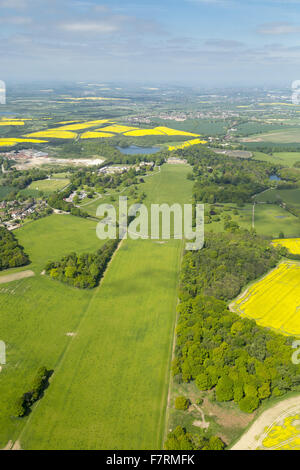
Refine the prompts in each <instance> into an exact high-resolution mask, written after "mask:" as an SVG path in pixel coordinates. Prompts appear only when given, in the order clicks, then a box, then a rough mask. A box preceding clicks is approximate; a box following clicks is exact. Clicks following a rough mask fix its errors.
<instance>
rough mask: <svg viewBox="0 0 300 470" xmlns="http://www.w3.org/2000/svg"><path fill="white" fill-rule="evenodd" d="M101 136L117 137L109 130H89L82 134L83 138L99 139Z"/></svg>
mask: <svg viewBox="0 0 300 470" xmlns="http://www.w3.org/2000/svg"><path fill="white" fill-rule="evenodd" d="M101 137H115V134H110V133H109V132H96V131H87V132H84V133H83V134H81V136H80V138H81V139H99V138H101Z"/></svg>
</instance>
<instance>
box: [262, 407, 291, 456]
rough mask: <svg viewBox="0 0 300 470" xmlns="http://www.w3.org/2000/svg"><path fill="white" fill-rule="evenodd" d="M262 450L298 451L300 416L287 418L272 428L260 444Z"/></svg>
mask: <svg viewBox="0 0 300 470" xmlns="http://www.w3.org/2000/svg"><path fill="white" fill-rule="evenodd" d="M262 445H263V448H264V449H274V450H275V449H276V450H300V416H299V415H296V416H289V417H288V418H285V419H284V423H283V424H282V425H279V424H275V425H274V426H272V428H271V429H270V431H269V432H268V434H267V436H266V437H265V439H264V440H263V442H262Z"/></svg>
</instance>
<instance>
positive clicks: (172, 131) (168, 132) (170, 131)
mask: <svg viewBox="0 0 300 470" xmlns="http://www.w3.org/2000/svg"><path fill="white" fill-rule="evenodd" d="M153 130H157V131H161V132H163V133H164V134H166V135H188V136H191V137H199V134H193V133H192V132H185V131H178V130H177V129H170V128H169V127H163V126H161V127H155V128H154V129H153Z"/></svg>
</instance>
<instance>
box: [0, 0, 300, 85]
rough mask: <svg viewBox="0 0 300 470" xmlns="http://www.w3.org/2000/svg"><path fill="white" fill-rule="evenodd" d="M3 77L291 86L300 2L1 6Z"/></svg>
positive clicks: (76, 1) (129, 0) (79, 1)
mask: <svg viewBox="0 0 300 470" xmlns="http://www.w3.org/2000/svg"><path fill="white" fill-rule="evenodd" d="M0 37H1V42H0V79H2V80H5V81H12V80H13V81H22V80H24V81H28V80H30V81H38V80H46V81H49V82H50V81H56V80H63V81H79V80H84V81H89V80H97V81H98V82H105V81H106V82H143V83H170V84H183V85H199V86H206V87H219V88H222V87H228V86H271V85H272V86H289V84H290V83H291V82H292V81H294V80H297V79H300V0H284V1H279V0H109V1H107V2H106V3H105V2H103V1H101V0H0Z"/></svg>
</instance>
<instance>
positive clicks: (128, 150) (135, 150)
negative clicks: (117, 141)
mask: <svg viewBox="0 0 300 470" xmlns="http://www.w3.org/2000/svg"><path fill="white" fill-rule="evenodd" d="M117 149H118V150H120V152H122V153H124V154H125V155H138V154H139V155H140V154H142V155H151V154H153V153H157V152H159V151H160V148H159V147H138V146H136V145H130V147H124V148H123V147H117Z"/></svg>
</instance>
